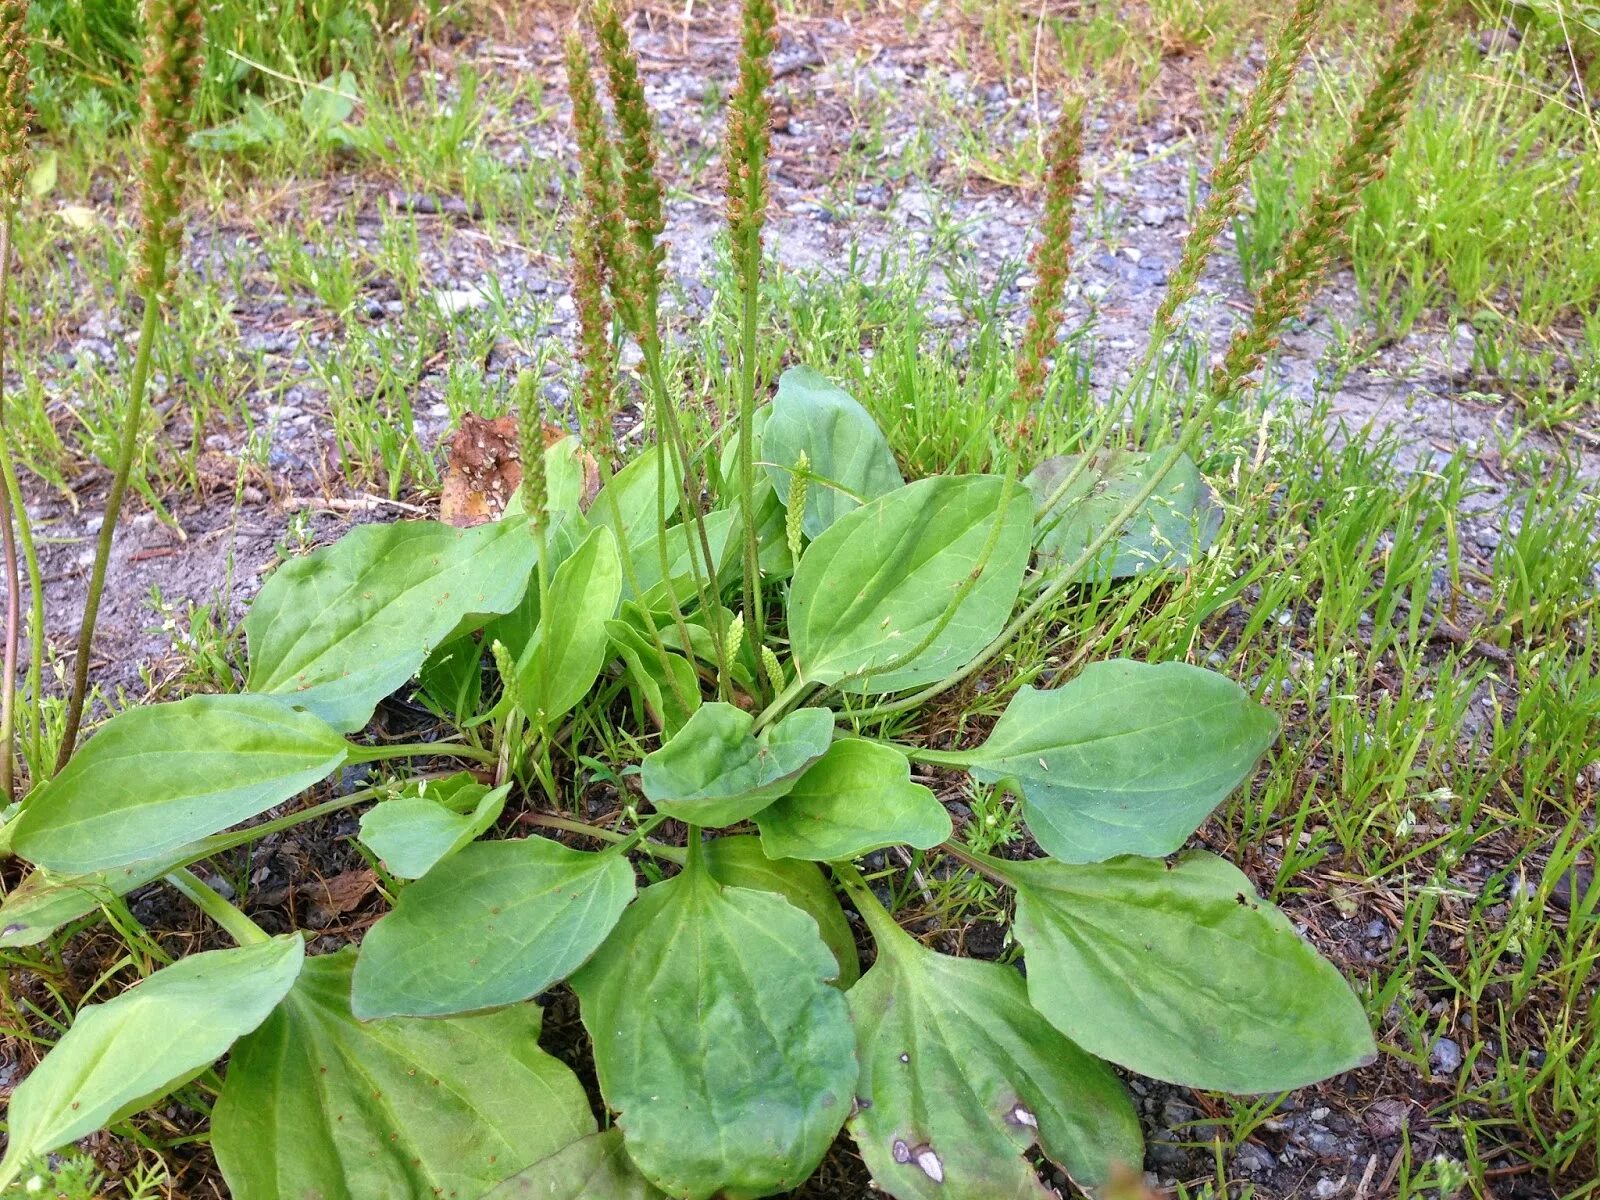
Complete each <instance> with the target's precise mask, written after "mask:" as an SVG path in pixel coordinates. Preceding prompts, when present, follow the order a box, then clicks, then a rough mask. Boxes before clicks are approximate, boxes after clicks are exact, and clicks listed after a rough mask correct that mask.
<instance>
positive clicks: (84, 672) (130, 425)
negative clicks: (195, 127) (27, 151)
mask: <svg viewBox="0 0 1600 1200" xmlns="http://www.w3.org/2000/svg"><path fill="white" fill-rule="evenodd" d="M160 257H161V258H162V259H163V260H164V259H165V255H164V254H163V255H161V256H160ZM156 267H157V269H156V270H154V271H153V272H152V276H153V277H154V278H155V279H156V280H160V279H162V278H164V277H165V272H166V264H165V261H162V262H159V263H157V264H156ZM160 328H161V290H160V286H159V284H157V285H153V286H152V287H150V289H149V290H148V291H147V292H146V293H145V297H144V323H143V325H141V326H140V329H139V349H138V351H137V353H136V354H135V356H134V360H133V379H132V382H131V384H130V386H129V391H128V408H127V411H126V412H125V413H123V425H122V445H121V446H120V447H119V448H118V451H117V465H116V472H115V474H114V475H113V476H112V479H111V491H110V492H109V493H107V495H106V508H105V513H104V515H103V516H102V517H101V520H100V537H99V539H98V541H97V542H96V545H95V552H94V566H93V568H91V570H90V572H89V592H88V595H87V597H86V598H85V599H84V604H83V620H82V622H81V623H80V624H79V626H78V647H77V653H76V654H75V656H74V658H73V663H72V692H71V695H70V697H69V698H68V700H67V724H66V730H65V732H64V733H63V734H62V736H61V750H60V752H59V753H58V754H57V755H56V770H58V771H59V770H60V769H61V768H62V767H64V766H66V765H67V760H68V759H69V758H71V757H72V752H73V750H75V749H76V748H77V745H78V730H79V728H80V727H81V726H82V724H83V706H84V701H85V700H86V699H87V698H88V693H89V660H90V657H91V656H92V654H93V652H94V627H95V622H96V621H97V620H98V619H99V616H100V598H101V595H102V594H103V593H104V591H105V586H106V568H107V567H108V566H109V565H110V563H111V543H112V540H113V538H115V536H116V532H117V518H118V517H119V516H120V515H121V513H122V499H123V496H124V495H125V494H126V493H127V490H128V475H129V474H130V473H131V472H132V470H133V460H134V456H135V455H136V454H137V452H138V449H139V427H140V425H141V424H142V423H143V420H144V390H145V384H146V382H147V380H148V379H149V377H150V358H151V355H152V353H153V351H154V349H155V341H156V335H157V333H158V332H159V331H160Z"/></svg>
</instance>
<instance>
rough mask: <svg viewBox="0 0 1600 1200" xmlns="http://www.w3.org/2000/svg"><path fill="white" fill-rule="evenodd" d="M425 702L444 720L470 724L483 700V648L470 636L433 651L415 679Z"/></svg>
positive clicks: (454, 640) (459, 638)
mask: <svg viewBox="0 0 1600 1200" xmlns="http://www.w3.org/2000/svg"><path fill="white" fill-rule="evenodd" d="M417 682H418V683H419V684H421V687H422V696H423V698H424V700H425V701H426V702H427V703H428V704H430V705H431V706H432V708H433V709H434V711H435V712H438V713H441V714H443V715H444V716H445V717H450V718H456V719H458V720H463V721H465V720H469V719H471V718H472V717H475V716H477V715H478V706H479V703H480V701H481V700H482V699H483V645H482V643H480V642H479V641H478V639H477V638H476V637H474V636H473V635H472V634H470V633H469V634H467V635H466V636H464V637H458V638H454V639H452V640H450V641H448V642H446V643H445V644H444V645H442V646H440V647H438V648H437V649H435V650H434V651H432V652H431V653H430V654H429V655H428V658H427V661H426V662H424V663H423V664H422V667H421V670H420V671H419V672H418V675H417Z"/></svg>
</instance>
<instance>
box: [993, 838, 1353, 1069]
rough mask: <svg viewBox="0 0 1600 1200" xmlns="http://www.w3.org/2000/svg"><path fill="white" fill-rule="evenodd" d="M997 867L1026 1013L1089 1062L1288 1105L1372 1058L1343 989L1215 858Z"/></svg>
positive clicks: (1329, 968) (1279, 917)
mask: <svg viewBox="0 0 1600 1200" xmlns="http://www.w3.org/2000/svg"><path fill="white" fill-rule="evenodd" d="M995 866H996V867H997V869H999V870H1001V872H1002V873H1003V874H1004V875H1005V877H1006V878H1007V879H1008V880H1010V881H1011V883H1012V884H1013V885H1014V886H1015V887H1016V890H1017V917H1016V924H1015V927H1014V928H1015V931H1016V936H1017V940H1018V941H1019V942H1021V943H1022V947H1023V950H1024V951H1025V952H1026V954H1027V965H1028V996H1029V999H1030V1000H1031V1001H1032V1002H1033V1005H1034V1007H1035V1008H1037V1009H1038V1010H1039V1011H1040V1012H1041V1013H1043V1014H1044V1015H1045V1016H1046V1017H1047V1018H1048V1019H1049V1020H1050V1023H1051V1024H1053V1025H1054V1026H1055V1027H1056V1028H1057V1029H1059V1030H1061V1032H1063V1033H1064V1034H1066V1035H1067V1036H1068V1037H1069V1038H1071V1039H1072V1040H1073V1041H1075V1042H1077V1043H1078V1044H1079V1045H1080V1046H1082V1047H1083V1048H1084V1049H1085V1050H1088V1051H1089V1052H1090V1053H1092V1054H1097V1055H1099V1056H1100V1057H1101V1058H1107V1059H1110V1060H1111V1061H1112V1062H1114V1063H1118V1064H1120V1065H1122V1066H1124V1067H1127V1068H1128V1069H1129V1070H1131V1071H1137V1072H1138V1073H1139V1074H1141V1075H1149V1076H1151V1077H1152V1078H1155V1079H1164V1080H1167V1081H1169V1082H1171V1083H1179V1084H1183V1085H1185V1086H1187V1087H1197V1088H1208V1089H1213V1090H1217V1091H1228V1092H1279V1091H1288V1090H1289V1089H1291V1088H1297V1087H1302V1086H1304V1085H1306V1084H1308V1083H1315V1082H1317V1081H1318V1080H1321V1079H1326V1078H1328V1077H1329V1076H1330V1075H1337V1074H1339V1073H1340V1072H1341V1071H1348V1070H1350V1069H1352V1068H1353V1067H1359V1066H1363V1065H1365V1064H1366V1063H1369V1062H1371V1061H1372V1060H1373V1057H1374V1055H1375V1053H1376V1050H1375V1048H1374V1046H1373V1042H1372V1032H1371V1030H1370V1029H1369V1028H1368V1026H1367V1018H1366V1014H1365V1013H1364V1012H1363V1010H1362V1007H1361V1002H1360V1001H1359V1000H1357V999H1356V997H1355V995H1354V994H1353V993H1352V992H1351V991H1350V985H1349V984H1347V983H1346V982H1345V981H1344V978H1343V977H1342V976H1341V975H1340V974H1339V972H1338V970H1337V969H1336V968H1335V967H1334V966H1333V964H1332V963H1330V962H1328V961H1327V960H1326V959H1324V958H1322V957H1321V956H1320V955H1318V954H1317V952H1316V951H1315V950H1313V949H1312V948H1311V946H1310V945H1309V944H1308V943H1307V942H1306V941H1305V939H1304V938H1302V937H1301V936H1300V935H1299V934H1297V933H1296V932H1295V930H1294V927H1293V926H1292V925H1290V924H1289V921H1288V918H1286V917H1285V916H1284V915H1283V914H1282V913H1281V912H1279V911H1278V910H1277V909H1276V908H1274V907H1272V905H1270V904H1268V903H1267V902H1266V901H1264V900H1261V899H1259V898H1258V897H1257V896H1256V893H1255V890H1254V889H1253V888H1252V887H1251V885H1250V881H1249V880H1248V879H1246V878H1245V876H1244V875H1243V874H1242V873H1241V872H1240V871H1239V870H1238V869H1237V868H1235V867H1233V866H1232V865H1230V864H1229V863H1227V862H1225V861H1223V860H1222V859H1220V858H1217V857H1215V856H1214V855H1210V854H1203V853H1198V852H1194V853H1189V854H1186V855H1183V856H1181V857H1180V858H1179V859H1177V860H1176V862H1174V863H1170V864H1169V863H1166V862H1162V861H1161V860H1159V859H1149V858H1132V857H1129V858H1118V859H1113V860H1112V861H1111V862H1106V863H1095V864H1093V865H1089V866H1068V865H1066V864H1065V863H1058V862H1052V861H1051V860H1049V859H1035V860H1032V861H1029V862H1010V861H1007V862H1004V863H1000V862H996V863H995Z"/></svg>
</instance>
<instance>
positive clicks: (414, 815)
mask: <svg viewBox="0 0 1600 1200" xmlns="http://www.w3.org/2000/svg"><path fill="white" fill-rule="evenodd" d="M424 789H426V785H424ZM510 793H511V785H510V784H509V783H506V784H502V785H501V786H499V787H497V788H493V789H491V788H489V787H488V786H486V785H484V784H481V783H474V784H472V785H471V794H473V795H476V797H477V799H476V802H475V803H474V804H473V806H472V809H471V811H469V812H457V811H455V810H454V809H453V808H450V807H448V806H447V805H445V804H444V803H442V802H441V801H439V800H438V799H435V798H434V797H433V796H430V795H428V794H427V791H426V790H419V791H413V792H412V793H411V794H409V795H404V796H397V797H395V798H394V799H393V800H385V801H384V802H383V803H382V804H378V805H375V806H374V807H372V808H370V809H368V810H367V811H366V812H365V813H364V814H362V817H361V841H362V843H363V844H364V845H365V846H366V847H367V849H369V850H371V851H372V852H373V853H374V854H376V855H377V856H378V857H379V858H380V859H382V860H383V864H384V866H386V867H387V868H388V869H389V872H390V873H391V874H393V875H397V876H399V877H400V878H401V879H421V878H422V877H423V876H424V875H426V874H427V873H428V872H429V871H431V870H432V869H433V868H434V866H435V865H436V864H438V863H439V862H441V861H442V860H444V859H446V858H449V857H450V856H451V855H452V854H456V853H459V852H460V851H461V850H462V849H464V848H465V847H467V846H469V845H471V844H472V842H473V841H474V840H475V839H476V838H478V837H480V836H481V835H482V834H483V833H484V832H485V831H486V830H487V829H488V828H489V827H490V826H491V825H493V824H494V823H495V822H496V821H497V820H499V819H500V812H501V810H502V809H503V808H505V806H506V797H507V796H508V795H510Z"/></svg>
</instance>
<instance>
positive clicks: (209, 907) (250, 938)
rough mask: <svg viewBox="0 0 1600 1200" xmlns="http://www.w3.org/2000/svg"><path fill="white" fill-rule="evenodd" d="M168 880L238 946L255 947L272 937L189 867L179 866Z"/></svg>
mask: <svg viewBox="0 0 1600 1200" xmlns="http://www.w3.org/2000/svg"><path fill="white" fill-rule="evenodd" d="M167 882H168V883H170V884H171V885H172V886H173V887H175V888H177V889H178V890H179V891H180V892H182V893H183V894H184V895H185V896H187V897H188V898H189V899H190V900H191V901H193V902H194V904H195V906H196V907H197V908H199V909H200V911H201V912H203V913H205V914H206V916H208V917H210V918H211V919H212V920H213V921H215V922H216V923H217V924H218V925H219V926H221V927H222V929H223V931H224V932H225V933H226V934H227V935H228V936H229V937H231V938H232V939H233V940H234V941H236V942H238V943H239V945H241V946H253V945H258V944H260V943H261V942H265V941H269V940H270V939H269V938H268V936H267V933H266V931H265V930H263V929H262V928H261V926H259V925H257V924H256V923H255V922H254V921H252V920H251V919H250V918H249V917H247V916H245V915H244V913H242V912H240V911H239V910H238V909H237V908H235V907H234V906H233V905H231V904H229V903H228V902H227V901H226V900H225V899H223V898H222V896H221V894H220V893H218V892H217V891H216V890H215V889H213V888H211V887H209V886H208V885H206V884H205V883H203V882H202V881H201V879H200V877H199V876H198V875H196V874H195V873H194V872H193V871H191V870H189V868H188V867H179V868H178V869H177V870H176V871H173V872H172V873H171V874H170V875H168V876H167Z"/></svg>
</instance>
